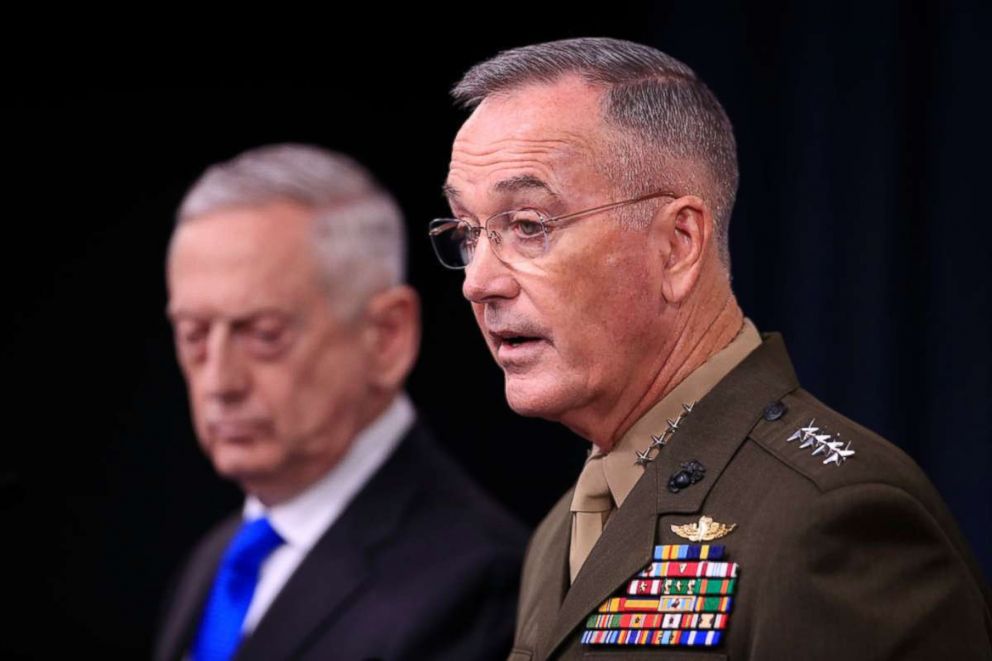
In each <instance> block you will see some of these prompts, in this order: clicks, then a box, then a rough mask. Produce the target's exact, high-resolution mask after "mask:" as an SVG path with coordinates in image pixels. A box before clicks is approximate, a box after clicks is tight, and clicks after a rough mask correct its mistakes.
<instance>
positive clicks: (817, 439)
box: [799, 434, 830, 454]
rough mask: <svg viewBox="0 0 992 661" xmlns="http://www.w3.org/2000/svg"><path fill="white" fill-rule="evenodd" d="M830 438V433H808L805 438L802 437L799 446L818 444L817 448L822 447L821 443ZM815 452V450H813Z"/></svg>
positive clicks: (806, 446)
mask: <svg viewBox="0 0 992 661" xmlns="http://www.w3.org/2000/svg"><path fill="white" fill-rule="evenodd" d="M829 440H830V434H810V435H809V436H808V437H807V438H805V439H803V442H802V444H801V445H800V446H799V447H800V448H808V447H812V446H814V445H816V446H819V447H817V450H819V449H820V448H822V447H823V443H824V442H826V441H829ZM813 454H816V451H814V452H813Z"/></svg>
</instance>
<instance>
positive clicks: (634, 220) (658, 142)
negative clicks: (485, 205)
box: [451, 38, 738, 271]
mask: <svg viewBox="0 0 992 661" xmlns="http://www.w3.org/2000/svg"><path fill="white" fill-rule="evenodd" d="M568 74H576V75H578V76H580V77H581V78H582V79H583V80H585V81H586V82H587V83H589V84H590V85H593V86H596V87H602V88H605V91H604V94H603V98H602V119H603V121H604V123H605V124H606V125H607V126H608V127H610V128H612V129H613V131H612V135H611V136H610V138H611V140H610V144H609V146H608V151H609V154H608V156H609V157H608V158H607V161H606V163H604V164H602V165H601V166H600V167H601V168H602V171H603V172H604V174H605V175H606V177H607V178H608V180H609V181H610V182H611V183H612V184H613V186H614V188H615V189H616V190H617V192H619V193H622V194H623V195H625V196H627V197H636V196H638V195H641V194H645V193H650V192H654V191H658V190H671V191H673V192H675V193H680V194H688V193H694V194H697V195H699V196H700V197H702V198H703V199H704V200H706V201H707V203H708V204H709V205H710V208H711V209H712V210H713V217H714V224H715V232H714V233H715V235H716V242H717V249H718V253H719V256H720V260H721V262H722V263H723V264H724V266H725V267H726V268H727V269H728V271H729V268H730V249H729V227H730V214H731V212H732V210H733V207H734V198H735V196H736V194H737V183H738V171H737V144H736V142H735V140H734V131H733V127H732V126H731V124H730V119H729V118H728V117H727V113H726V112H725V111H724V109H723V107H722V106H721V105H720V102H719V101H718V100H717V98H716V96H714V94H713V92H712V91H710V89H709V88H708V87H707V86H706V84H705V83H704V82H703V81H701V80H700V79H699V78H698V77H697V76H696V74H695V72H694V71H693V70H692V69H690V68H689V67H688V66H686V65H685V64H683V63H682V62H680V61H679V60H677V59H675V58H674V57H671V56H670V55H666V54H665V53H662V52H661V51H659V50H656V49H654V48H651V47H650V46H644V45H641V44H636V43H633V42H630V41H622V40H619V39H606V38H582V39H564V40H561V41H551V42H547V43H543V44H535V45H532V46H524V47H521V48H514V49H512V50H508V51H503V52H501V53H499V54H498V55H496V56H495V57H493V58H491V59H489V60H486V61H485V62H482V63H480V64H477V65H475V66H474V67H472V68H471V69H470V70H469V71H468V73H466V74H465V76H464V77H463V78H462V79H461V81H459V83H458V84H457V85H455V87H454V88H453V89H452V92H451V94H452V96H453V97H454V99H455V101H457V102H458V103H459V104H461V105H462V106H463V107H465V108H469V109H471V108H475V107H476V106H478V105H479V104H480V103H482V101H483V100H484V99H485V98H486V97H488V96H491V95H495V94H501V93H506V92H512V91H516V90H518V89H519V88H521V87H524V86H526V85H529V84H535V83H536V84H553V83H555V82H557V81H558V80H559V79H560V78H562V77H563V76H566V75H568ZM638 206H639V207H640V208H637V207H627V208H626V209H625V213H624V214H621V218H622V219H624V221H625V222H626V223H627V224H634V225H643V224H644V223H646V222H647V220H648V219H649V218H650V217H651V215H650V214H649V213H646V212H645V211H644V209H645V207H648V208H650V205H638Z"/></svg>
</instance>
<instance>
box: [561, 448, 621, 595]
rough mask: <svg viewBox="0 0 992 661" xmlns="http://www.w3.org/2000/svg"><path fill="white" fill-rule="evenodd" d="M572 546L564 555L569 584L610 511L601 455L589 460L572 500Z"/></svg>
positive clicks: (594, 542)
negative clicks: (569, 576) (569, 579)
mask: <svg viewBox="0 0 992 661" xmlns="http://www.w3.org/2000/svg"><path fill="white" fill-rule="evenodd" d="M571 510H572V543H571V547H570V548H569V553H568V564H569V574H570V575H571V580H572V582H574V581H575V577H576V576H577V575H578V573H579V569H581V568H582V563H584V562H585V561H586V558H587V557H589V552H590V551H592V547H593V546H594V545H595V544H596V540H597V539H599V536H600V535H601V534H602V533H603V525H604V524H605V523H606V519H607V518H609V516H610V512H611V511H612V510H613V497H612V496H611V495H610V487H609V485H608V484H607V483H606V473H604V472H603V455H602V454H600V453H599V452H598V451H596V452H594V454H593V455H592V456H591V457H589V460H588V461H587V462H586V465H585V467H584V468H583V469H582V473H581V474H580V475H579V481H578V482H577V483H576V485H575V494H574V495H573V496H572V507H571Z"/></svg>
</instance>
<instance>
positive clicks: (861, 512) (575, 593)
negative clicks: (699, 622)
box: [510, 334, 992, 661]
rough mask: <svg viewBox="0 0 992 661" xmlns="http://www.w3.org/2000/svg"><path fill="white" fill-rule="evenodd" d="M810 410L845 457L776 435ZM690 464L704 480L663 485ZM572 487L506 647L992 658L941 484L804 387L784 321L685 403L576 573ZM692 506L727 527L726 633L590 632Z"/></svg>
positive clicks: (984, 603)
mask: <svg viewBox="0 0 992 661" xmlns="http://www.w3.org/2000/svg"><path fill="white" fill-rule="evenodd" d="M814 419H815V421H816V423H815V424H816V426H817V427H819V428H820V429H821V430H823V431H824V432H828V433H831V434H834V435H837V434H839V435H840V437H841V438H842V439H844V440H845V443H846V442H847V441H850V443H851V445H850V449H851V450H854V451H855V454H853V455H850V456H848V457H846V459H845V460H844V461H843V462H841V463H839V465H838V464H837V463H830V464H824V463H823V460H824V455H823V454H821V455H819V456H813V455H812V454H811V452H810V449H809V448H808V447H807V448H802V447H800V443H797V442H788V441H787V439H788V438H789V437H790V436H791V435H793V433H794V432H796V431H797V430H798V429H800V428H801V427H804V426H807V425H808V424H809V423H810V421H811V420H814ZM659 431H660V430H659ZM949 442H950V441H949ZM690 460H696V461H698V462H700V463H701V464H702V465H703V466H705V469H706V472H705V477H704V478H703V479H702V480H701V481H699V482H697V483H696V484H693V485H692V486H689V487H687V488H684V489H682V490H680V491H679V492H678V493H672V492H671V491H670V490H669V489H668V483H669V479H670V477H671V476H672V475H673V474H675V473H676V472H678V471H679V467H680V465H681V464H682V463H684V462H688V461H690ZM571 500H572V494H571V492H569V493H567V494H565V496H564V497H563V498H562V499H561V501H559V503H558V504H557V505H556V506H555V507H554V508H553V509H552V511H551V512H550V513H549V514H548V516H547V517H546V518H545V520H544V521H543V522H542V523H541V524H540V526H539V527H538V529H537V531H536V532H535V534H534V536H533V538H532V540H531V543H530V547H529V549H528V553H527V558H526V561H525V564H524V573H523V580H522V589H521V596H520V605H519V609H518V620H517V625H516V636H515V642H514V650H513V652H512V653H511V656H510V659H511V660H512V661H518V660H523V659H546V658H555V659H558V658H561V659H583V658H589V659H594V658H595V659H609V658H617V659H622V658H645V657H647V658H655V659H673V660H674V659H683V660H688V659H734V660H737V659H751V660H753V661H765V660H767V661H782V660H789V659H801V660H814V659H830V660H854V659H872V660H881V659H921V660H922V659H926V660H933V659H955V660H967V659H992V616H990V596H989V590H988V587H987V585H986V584H985V582H984V579H983V578H982V577H981V574H980V571H979V569H978V567H977V564H976V563H975V561H974V559H973V557H972V555H971V553H970V551H969V549H968V548H967V545H966V543H965V541H964V539H963V538H962V536H961V534H960V532H959V531H958V529H957V526H956V525H955V523H954V521H953V519H952V517H951V515H950V513H949V512H948V511H947V509H946V506H945V505H944V504H943V502H942V500H941V498H940V497H939V495H938V494H937V492H936V491H935V489H934V488H933V486H932V485H931V484H930V482H929V481H928V480H927V478H926V477H925V476H924V475H923V473H922V472H921V471H920V469H919V468H918V467H917V466H916V464H915V463H914V462H913V461H912V460H911V459H910V458H909V457H907V456H906V455H905V454H903V453H902V452H901V451H900V450H899V449H897V448H896V447H895V446H893V445H892V444H890V443H889V442H887V441H885V440H884V439H882V438H880V437H879V436H877V435H875V434H873V433H872V432H870V431H868V430H867V429H865V428H863V427H860V426H859V425H857V424H855V423H853V422H851V421H850V420H848V419H846V418H844V417H843V416H841V415H839V414H838V413H836V412H835V411H832V410H831V409H829V408H827V407H826V406H824V405H823V404H822V403H820V402H819V401H817V400H816V399H815V398H813V397H812V396H811V395H810V394H809V393H807V392H806V391H804V390H802V389H801V388H800V387H799V385H798V382H797V379H796V375H795V372H794V371H793V368H792V365H791V363H790V361H789V357H788V354H787V353H786V350H785V346H784V343H783V341H782V339H781V337H780V336H779V335H777V334H772V335H766V336H765V338H764V341H763V343H762V345H761V346H760V347H758V348H757V349H756V350H754V351H753V352H752V353H751V354H750V355H749V356H748V357H747V358H746V359H745V360H744V361H743V362H742V363H740V364H739V365H738V366H737V367H736V368H735V369H734V370H733V371H731V372H730V374H728V375H727V376H726V377H725V378H723V379H722V380H721V381H720V382H719V383H718V384H717V385H716V386H715V387H714V388H713V389H712V390H711V391H710V392H709V394H708V395H706V396H705V397H704V398H703V399H702V400H701V401H699V402H698V403H696V405H695V407H694V408H693V411H692V413H691V414H690V415H689V416H687V418H686V419H685V420H684V421H683V422H682V423H681V424H680V426H679V429H678V431H677V434H676V436H675V437H674V438H673V440H672V442H671V443H670V444H669V445H667V446H666V447H664V448H663V449H662V451H661V452H660V453H659V454H658V456H657V458H656V460H655V461H653V462H652V463H650V464H648V466H647V467H646V469H645V471H644V475H643V476H642V477H641V479H640V480H639V481H637V483H636V485H635V486H634V488H633V490H632V491H631V492H630V494H629V495H628V496H627V498H626V499H625V500H624V502H623V505H622V506H621V507H620V508H619V509H618V510H616V511H615V512H614V513H613V514H612V515H611V516H610V518H609V520H608V521H607V523H606V526H605V529H604V530H603V533H602V536H601V537H600V538H599V539H598V541H597V542H596V544H595V546H594V547H593V548H592V551H591V552H590V554H589V556H588V558H587V559H586V561H585V563H584V564H583V565H582V567H581V570H580V571H579V573H578V575H577V576H576V578H575V582H574V583H573V584H572V585H571V586H570V587H569V560H568V556H569V538H570V527H571V514H570V511H569V504H570V502H571ZM701 515H706V516H709V517H712V518H713V519H714V520H715V521H717V522H721V523H726V524H731V523H732V524H736V528H734V530H733V531H732V532H730V533H729V534H728V535H726V536H725V537H723V538H722V539H720V540H718V541H714V542H712V543H713V544H722V545H724V547H725V549H726V555H727V558H728V559H729V560H731V561H733V562H736V563H737V564H738V565H739V575H738V579H737V585H736V594H735V595H734V602H733V607H732V609H731V611H730V614H729V618H728V624H727V628H726V629H725V631H724V638H723V640H722V641H721V644H720V645H719V646H717V647H713V648H689V649H687V648H679V647H635V646H623V647H620V646H590V645H583V644H582V643H581V642H580V640H581V636H582V633H583V632H584V631H585V629H586V621H587V619H588V617H589V616H590V615H591V614H593V613H595V612H597V609H598V607H599V606H600V604H602V603H603V602H604V600H606V599H608V598H610V597H613V596H623V592H624V589H625V587H626V586H627V585H628V584H629V583H630V581H631V580H632V579H633V578H634V577H635V576H636V575H637V573H638V572H639V571H640V570H642V569H643V568H644V567H645V566H647V565H648V564H649V563H650V562H651V561H652V553H653V549H654V547H655V545H658V544H687V543H690V542H687V541H686V540H685V539H682V538H681V537H679V536H678V535H676V534H675V532H673V531H672V529H671V526H672V525H681V524H686V523H690V522H694V521H697V520H698V519H699V517H700V516H701Z"/></svg>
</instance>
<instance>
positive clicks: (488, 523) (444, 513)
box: [397, 426, 528, 553]
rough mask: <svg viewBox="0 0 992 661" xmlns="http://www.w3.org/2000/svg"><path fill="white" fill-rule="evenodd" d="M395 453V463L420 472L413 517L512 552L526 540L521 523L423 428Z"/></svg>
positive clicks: (417, 428)
mask: <svg viewBox="0 0 992 661" xmlns="http://www.w3.org/2000/svg"><path fill="white" fill-rule="evenodd" d="M397 453H398V454H400V453H402V456H400V457H398V458H399V459H401V461H400V462H397V463H403V464H405V465H406V467H407V468H409V469H411V470H415V471H416V472H417V473H419V475H420V479H419V480H418V484H417V489H418V495H417V499H418V501H419V502H420V504H421V505H423V507H419V508H418V516H424V517H429V518H431V519H435V520H437V522H438V523H439V524H440V525H442V526H443V528H444V529H447V530H449V531H452V532H455V531H457V532H459V533H461V534H462V535H464V536H466V537H465V538H464V540H465V541H466V542H468V541H469V540H476V541H479V542H486V543H488V544H495V545H499V546H509V547H511V548H513V549H514V550H515V551H516V552H517V553H519V551H520V550H521V549H522V548H523V545H524V543H525V542H526V539H527V534H528V531H527V529H526V527H525V526H524V525H523V524H522V523H521V522H520V521H519V520H517V519H516V517H514V516H513V515H512V514H510V513H509V512H508V511H507V510H506V509H505V508H503V506H502V505H500V504H499V503H498V502H497V501H496V500H495V499H493V498H492V497H491V496H490V495H489V494H488V493H486V492H485V491H484V490H483V489H482V487H480V486H479V485H478V484H477V483H476V482H475V481H474V480H473V479H472V478H471V477H470V476H469V475H468V473H467V472H466V471H465V470H464V469H463V468H462V467H461V466H460V465H459V464H458V463H456V462H455V461H454V459H452V458H451V457H450V456H449V455H448V454H447V453H446V452H445V451H444V450H443V449H442V448H441V447H440V445H439V444H438V443H437V441H436V440H434V438H433V436H432V435H431V434H430V433H429V432H428V431H427V430H426V429H425V428H423V427H420V426H418V427H416V428H415V429H414V430H413V431H412V432H411V434H410V435H409V436H408V438H407V439H406V440H405V441H404V443H403V445H402V446H401V447H400V449H398V450H397Z"/></svg>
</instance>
